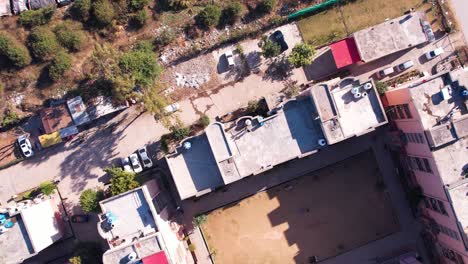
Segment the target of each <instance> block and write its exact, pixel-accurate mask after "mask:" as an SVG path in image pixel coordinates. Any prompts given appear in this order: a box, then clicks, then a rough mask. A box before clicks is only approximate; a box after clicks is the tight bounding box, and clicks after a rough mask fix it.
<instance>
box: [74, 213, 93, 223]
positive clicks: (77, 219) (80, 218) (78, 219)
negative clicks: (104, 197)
mask: <svg viewBox="0 0 468 264" xmlns="http://www.w3.org/2000/svg"><path fill="white" fill-rule="evenodd" d="M71 221H72V223H86V222H89V215H87V214H78V215H72V216H71Z"/></svg>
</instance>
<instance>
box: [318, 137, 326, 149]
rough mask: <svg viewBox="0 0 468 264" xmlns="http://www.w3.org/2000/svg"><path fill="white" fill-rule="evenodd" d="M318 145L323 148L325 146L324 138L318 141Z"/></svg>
mask: <svg viewBox="0 0 468 264" xmlns="http://www.w3.org/2000/svg"><path fill="white" fill-rule="evenodd" d="M318 144H319V145H320V146H322V147H324V146H325V145H327V141H326V140H325V139H324V138H321V139H319V140H318Z"/></svg>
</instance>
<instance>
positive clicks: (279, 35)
mask: <svg viewBox="0 0 468 264" xmlns="http://www.w3.org/2000/svg"><path fill="white" fill-rule="evenodd" d="M271 38H272V41H273V42H276V43H278V45H280V47H281V52H284V51H285V50H287V49H289V47H288V44H287V43H286V41H285V40H284V36H283V32H281V31H279V30H277V31H275V32H274V33H273V34H272V35H271Z"/></svg>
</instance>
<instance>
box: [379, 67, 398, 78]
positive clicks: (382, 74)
mask: <svg viewBox="0 0 468 264" xmlns="http://www.w3.org/2000/svg"><path fill="white" fill-rule="evenodd" d="M394 72H395V71H394V70H393V68H392V67H390V68H387V69H383V70H381V71H379V72H378V73H377V77H379V78H380V79H382V78H383V77H385V76H387V75H390V74H392V73H394Z"/></svg>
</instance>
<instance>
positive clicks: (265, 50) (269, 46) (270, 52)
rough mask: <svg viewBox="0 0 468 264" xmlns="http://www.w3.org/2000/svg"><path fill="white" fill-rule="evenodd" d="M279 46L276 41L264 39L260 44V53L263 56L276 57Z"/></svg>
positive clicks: (278, 52) (279, 50)
mask: <svg viewBox="0 0 468 264" xmlns="http://www.w3.org/2000/svg"><path fill="white" fill-rule="evenodd" d="M280 52H281V47H280V45H278V43H276V42H273V41H271V40H270V39H265V41H264V42H263V45H262V55H263V56H264V57H265V58H272V57H276V56H278V55H279V54H280Z"/></svg>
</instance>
